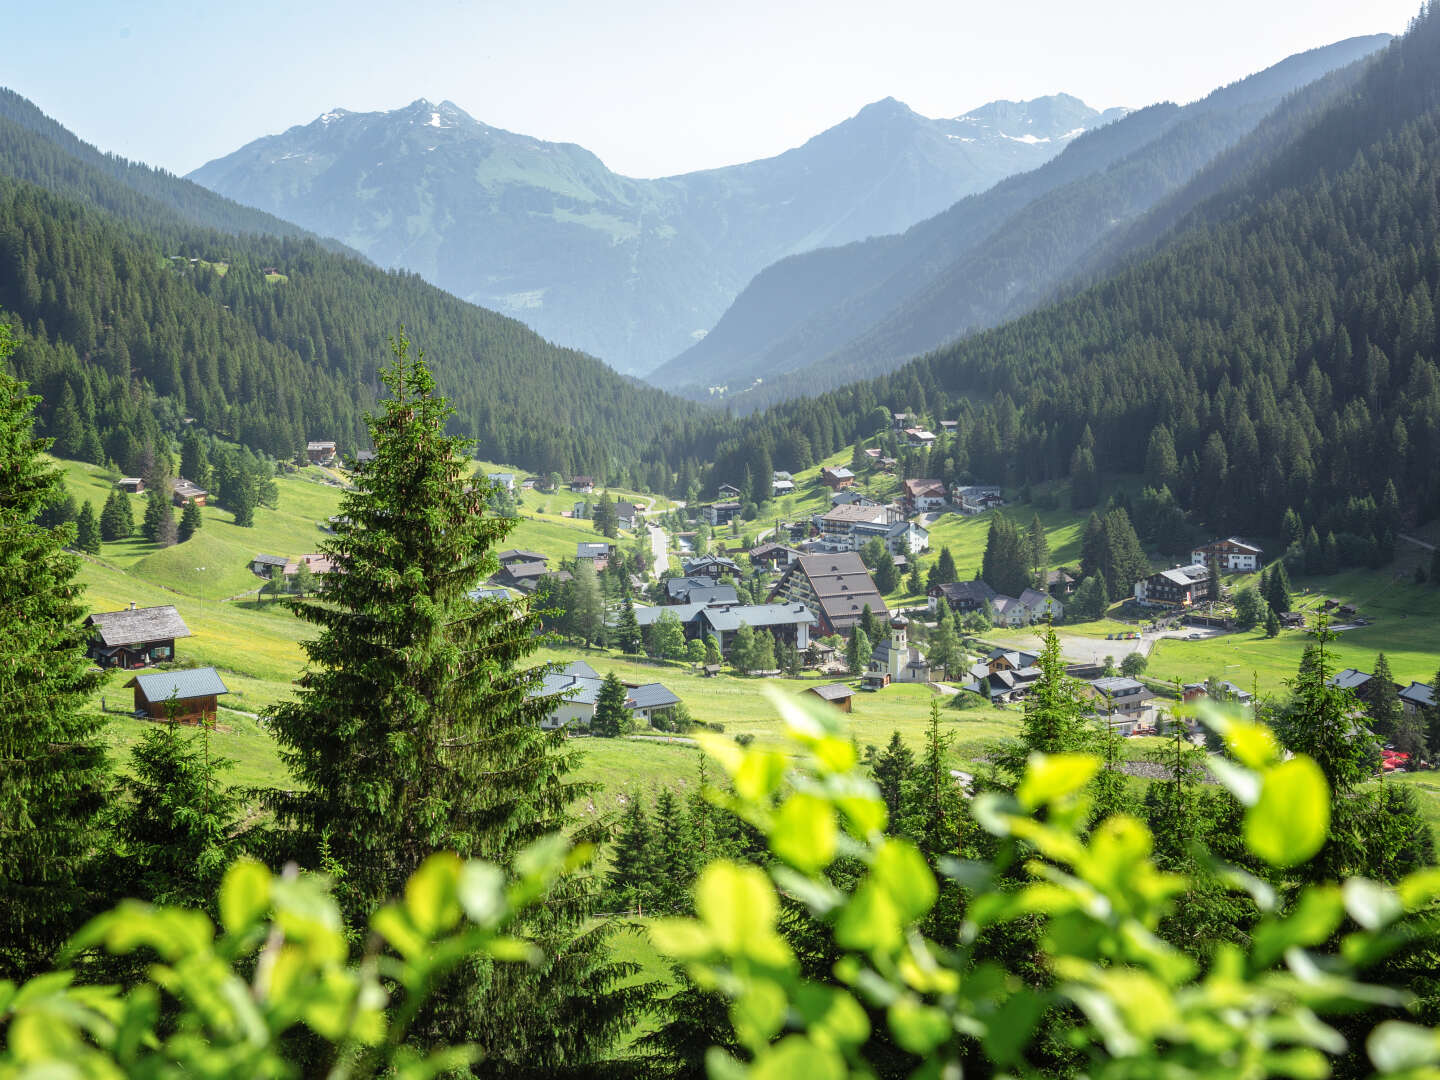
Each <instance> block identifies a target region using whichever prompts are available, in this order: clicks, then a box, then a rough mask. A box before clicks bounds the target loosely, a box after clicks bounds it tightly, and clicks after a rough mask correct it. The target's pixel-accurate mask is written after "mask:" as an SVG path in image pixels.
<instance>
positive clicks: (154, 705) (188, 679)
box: [125, 667, 230, 724]
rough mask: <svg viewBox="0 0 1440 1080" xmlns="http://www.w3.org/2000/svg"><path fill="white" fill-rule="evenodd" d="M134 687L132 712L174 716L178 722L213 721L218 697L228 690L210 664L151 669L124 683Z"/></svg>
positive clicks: (153, 716)
mask: <svg viewBox="0 0 1440 1080" xmlns="http://www.w3.org/2000/svg"><path fill="white" fill-rule="evenodd" d="M125 686H126V688H127V689H128V688H133V689H134V691H135V713H136V715H137V716H148V717H149V718H150V719H151V720H170V719H172V711H173V719H174V720H175V722H177V723H181V724H199V723H201V722H202V721H209V722H210V723H214V721H215V713H216V711H217V709H218V708H219V701H218V699H219V697H220V695H221V694H228V693H229V692H230V691H229V690H228V689H226V687H225V684H224V683H223V682H222V681H221V680H220V675H219V673H218V672H217V671H216V670H215V669H214V668H213V667H202V668H189V669H187V670H184V671H151V672H147V673H145V674H144V675H136V676H135V677H134V678H133V679H131V680H130V681H129V682H127V683H126V684H125Z"/></svg>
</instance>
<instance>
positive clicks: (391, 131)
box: [190, 94, 1125, 373]
mask: <svg viewBox="0 0 1440 1080" xmlns="http://www.w3.org/2000/svg"><path fill="white" fill-rule="evenodd" d="M1124 114H1125V110H1123V109H1110V110H1108V111H1105V112H1099V111H1097V110H1095V109H1092V108H1090V107H1089V106H1087V105H1086V104H1085V103H1084V102H1082V101H1080V100H1078V99H1076V98H1074V97H1070V96H1068V95H1065V94H1058V95H1055V96H1053V97H1044V98H1037V99H1035V100H1033V101H1028V102H1018V103H1017V102H1008V101H997V102H992V103H991V104H988V105H985V106H982V107H981V108H978V109H975V110H973V111H971V112H968V113H965V114H963V115H961V116H957V117H954V118H950V119H931V118H928V117H924V116H920V115H918V114H917V113H915V112H913V111H911V110H910V109H909V108H907V107H906V106H905V105H903V104H902V103H900V102H898V101H895V100H894V99H891V98H887V99H885V100H884V101H879V102H876V103H874V104H872V105H868V106H866V107H865V108H863V109H861V110H860V112H859V113H857V114H856V115H855V116H853V117H851V118H850V119H848V120H846V121H844V122H843V123H840V124H838V125H836V126H835V127H832V128H830V129H829V130H827V131H824V132H822V133H821V134H819V135H816V136H815V137H814V138H812V139H810V140H809V141H808V142H806V143H805V144H804V145H803V146H800V147H797V148H796V149H793V150H790V151H787V152H786V153H783V154H780V155H779V156H777V157H773V158H768V159H765V160H762V161H754V162H750V163H748V164H744V165H735V166H730V167H726V168H720V169H710V170H707V171H704V172H696V173H689V174H686V175H683V176H673V177H667V178H663V179H658V180H635V179H630V178H627V177H624V176H619V175H617V174H616V173H613V172H611V171H610V170H609V169H607V168H606V167H605V165H604V163H602V162H601V161H600V159H599V158H597V157H596V156H595V155H594V154H592V153H590V152H589V151H588V150H585V149H584V148H583V147H579V146H576V145H573V144H568V143H551V142H544V141H541V140H539V139H534V138H530V137H529V136H525V135H517V134H514V133H512V132H508V131H503V130H501V129H499V128H495V127H490V126H489V125H486V124H483V123H481V122H479V121H478V120H475V119H474V118H472V117H471V116H469V115H468V114H467V113H465V112H464V111H463V110H462V109H460V108H459V107H458V106H456V105H454V104H453V103H451V102H448V101H446V102H442V103H440V104H438V105H436V104H432V103H430V102H429V101H425V100H420V101H416V102H413V103H412V104H410V105H409V106H407V107H405V108H402V109H396V110H394V111H391V112H379V113H354V112H347V111H345V110H344V109H335V110H333V111H331V112H327V113H325V114H324V115H323V116H320V117H319V118H317V119H316V120H314V121H312V122H311V123H309V124H306V125H303V126H297V127H293V128H291V129H290V130H288V131H286V132H284V133H283V134H280V135H272V136H267V137H265V138H261V139H257V140H255V141H254V142H252V143H249V144H248V145H246V146H244V147H242V148H241V149H239V150H237V151H235V152H234V153H233V154H230V155H228V156H226V157H223V158H219V159H217V160H215V161H211V162H209V163H207V164H205V165H203V166H201V167H200V168H199V169H197V170H195V171H194V172H193V173H191V174H190V179H192V180H195V181H197V182H198V183H200V184H203V185H204V186H206V187H208V188H210V189H212V190H213V191H216V192H218V193H220V194H223V195H226V196H228V197H230V198H232V199H235V200H237V201H239V202H241V203H245V204H247V205H250V206H254V207H258V208H260V209H262V210H265V211H268V212H270V213H273V214H276V215H278V216H280V217H283V218H285V219H287V220H289V221H293V222H295V223H297V224H299V225H301V226H303V227H305V228H307V229H311V230H313V231H315V232H317V233H320V234H323V235H326V236H331V237H335V238H336V239H338V240H340V241H342V242H344V243H345V244H347V245H349V246H350V247H353V248H355V249H356V250H358V251H361V252H363V253H364V254H365V255H367V256H368V257H369V258H371V259H372V260H374V261H375V262H376V263H379V264H381V265H383V266H387V267H403V268H406V269H409V270H413V271H415V272H417V273H419V274H421V275H422V276H424V277H425V278H426V279H427V280H429V281H431V282H433V283H435V284H437V285H440V286H442V287H443V288H445V289H448V290H450V291H451V292H454V293H456V294H457V295H459V296H461V297H463V298H465V299H467V300H470V301H473V302H475V303H478V304H482V305H485V306H487V307H492V308H495V309H497V310H500V311H503V312H505V313H507V314H510V315H513V316H515V317H516V318H519V319H521V320H523V321H524V322H526V323H528V324H529V325H530V326H532V327H533V328H534V329H536V330H537V331H539V332H540V333H541V334H543V335H544V336H546V337H548V338H550V339H552V340H553V341H556V342H558V343H560V344H563V345H568V346H573V347H576V348H580V349H584V350H586V351H588V352H591V353H593V354H595V355H597V356H599V357H601V358H603V359H605V360H607V361H608V362H610V363H611V364H612V365H614V366H615V367H617V368H619V369H620V370H622V371H627V372H637V373H638V372H645V371H649V370H651V369H652V368H654V367H655V366H656V365H658V364H661V363H662V362H664V361H666V360H668V359H670V358H671V357H673V356H675V355H676V354H677V353H680V352H682V351H683V350H685V349H686V348H687V347H689V346H690V345H692V344H693V343H694V342H695V341H696V340H697V339H699V338H700V337H702V336H703V335H704V333H705V332H706V331H708V330H709V329H710V328H711V327H712V326H713V325H714V324H715V322H716V320H717V319H719V317H720V316H721V314H722V313H723V312H724V311H725V310H726V308H727V307H728V306H729V305H730V303H731V301H733V300H734V299H735V297H736V295H737V294H738V293H739V292H740V290H741V289H742V288H743V287H744V286H745V285H746V283H747V282H749V281H750V279H751V278H752V277H753V276H754V275H755V274H757V273H758V272H759V271H760V270H762V269H763V268H764V267H766V266H768V265H770V264H771V263H773V262H775V261H776V260H778V259H784V258H786V257H788V256H792V255H796V254H799V253H802V252H807V251H811V250H814V249H816V248H819V247H822V246H827V245H839V244H847V243H851V242H853V241H857V240H863V239H865V238H867V237H871V236H881V235H886V234H890V233H895V232H899V231H901V230H904V229H906V228H908V227H909V226H911V225H913V224H914V223H915V222H917V221H921V220H924V219H926V218H928V217H931V216H932V215H934V214H937V213H939V212H940V211H941V210H943V209H945V208H946V207H948V206H950V205H951V204H952V203H954V202H955V201H956V200H957V199H961V198H963V197H965V196H967V195H970V194H973V193H976V192H981V191H985V190H986V189H988V188H990V187H993V186H994V185H995V184H996V183H997V182H998V181H1000V180H1003V179H1004V178H1005V177H1008V176H1011V175H1013V174H1015V173H1019V172H1024V171H1026V170H1030V169H1034V168H1036V167H1037V166H1039V165H1042V164H1044V163H1045V162H1046V161H1048V160H1049V159H1050V158H1052V157H1054V156H1055V155H1056V154H1057V153H1059V152H1060V151H1062V150H1064V149H1065V147H1067V146H1068V145H1069V144H1070V143H1071V142H1072V141H1074V140H1075V139H1077V138H1078V137H1079V136H1081V135H1083V134H1084V133H1085V132H1087V131H1089V130H1091V129H1093V128H1095V127H1098V126H1101V125H1104V124H1106V123H1108V122H1109V121H1112V120H1116V119H1118V118H1120V117H1121V116H1123V115H1124Z"/></svg>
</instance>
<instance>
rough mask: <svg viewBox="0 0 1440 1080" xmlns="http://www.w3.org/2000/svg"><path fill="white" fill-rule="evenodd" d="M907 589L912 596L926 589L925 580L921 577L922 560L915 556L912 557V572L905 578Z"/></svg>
mask: <svg viewBox="0 0 1440 1080" xmlns="http://www.w3.org/2000/svg"><path fill="white" fill-rule="evenodd" d="M905 591H906V592H908V593H910V594H911V595H912V596H915V595H919V594H920V593H922V592H924V591H925V582H924V580H923V579H922V578H921V577H920V560H919V559H917V558H915V557H913V556H912V557H911V559H910V573H909V575H907V576H906V578H905Z"/></svg>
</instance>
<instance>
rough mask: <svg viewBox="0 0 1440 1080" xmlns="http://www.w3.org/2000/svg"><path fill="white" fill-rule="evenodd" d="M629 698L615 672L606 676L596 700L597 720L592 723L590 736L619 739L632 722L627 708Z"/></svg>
mask: <svg viewBox="0 0 1440 1080" xmlns="http://www.w3.org/2000/svg"><path fill="white" fill-rule="evenodd" d="M629 697H630V695H629V692H628V691H627V690H626V689H625V684H624V683H622V682H621V681H620V676H618V675H616V674H615V673H614V672H613V671H612V672H610V673H609V674H608V675H606V676H605V679H604V681H603V682H602V683H601V684H600V693H599V695H598V696H597V697H596V699H595V718H594V719H593V720H592V721H590V734H592V735H596V736H599V737H601V738H605V739H617V738H619V737H620V736H621V735H622V734H623V733H624V731H625V729H626V728H627V727H628V726H629V724H630V722H631V715H630V710H629V709H627V708H626V707H625V702H626V701H627V700H628V699H629Z"/></svg>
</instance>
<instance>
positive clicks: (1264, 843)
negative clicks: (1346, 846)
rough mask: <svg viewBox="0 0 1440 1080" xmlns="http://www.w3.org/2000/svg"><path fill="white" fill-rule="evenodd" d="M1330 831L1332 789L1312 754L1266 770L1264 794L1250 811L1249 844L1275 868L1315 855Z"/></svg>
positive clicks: (1263, 777) (1262, 792) (1247, 817)
mask: <svg viewBox="0 0 1440 1080" xmlns="http://www.w3.org/2000/svg"><path fill="white" fill-rule="evenodd" d="M1329 833H1330V788H1329V786H1328V785H1327V784H1326V783H1325V774H1324V773H1322V772H1321V771H1320V767H1319V766H1318V765H1316V764H1315V762H1314V761H1312V760H1311V759H1310V758H1308V757H1295V758H1291V759H1290V760H1289V761H1284V762H1281V763H1280V764H1279V765H1275V766H1272V767H1270V768H1268V769H1266V770H1265V772H1264V773H1263V774H1262V775H1261V788H1260V798H1259V799H1257V800H1256V802H1255V805H1254V806H1251V807H1250V808H1249V809H1248V810H1246V811H1245V844H1246V846H1247V847H1249V848H1250V850H1251V851H1253V852H1254V853H1255V854H1256V855H1259V856H1260V857H1261V858H1262V859H1264V860H1265V861H1266V862H1268V863H1270V864H1271V865H1272V866H1279V867H1288V866H1295V865H1297V864H1299V863H1302V862H1304V861H1305V860H1306V859H1308V858H1310V857H1311V856H1312V855H1314V854H1315V853H1316V852H1317V851H1319V850H1320V848H1321V847H1322V846H1323V845H1324V843H1325V838H1326V837H1327V836H1328V835H1329Z"/></svg>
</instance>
